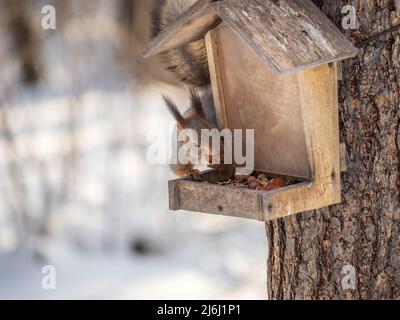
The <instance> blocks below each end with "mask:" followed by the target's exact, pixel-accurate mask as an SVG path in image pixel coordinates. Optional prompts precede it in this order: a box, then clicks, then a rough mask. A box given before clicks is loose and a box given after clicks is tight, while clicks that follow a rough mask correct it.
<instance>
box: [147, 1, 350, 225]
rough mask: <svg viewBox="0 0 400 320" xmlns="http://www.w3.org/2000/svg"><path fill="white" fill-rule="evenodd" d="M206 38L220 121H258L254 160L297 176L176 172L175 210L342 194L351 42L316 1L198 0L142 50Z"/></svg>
mask: <svg viewBox="0 0 400 320" xmlns="http://www.w3.org/2000/svg"><path fill="white" fill-rule="evenodd" d="M203 38H204V39H205V41H206V45H207V54H208V61H209V67H210V74H211V84H212V90H213V95H214V103H215V105H216V110H217V118H218V122H219V125H220V127H221V128H230V129H254V130H255V169H256V170H258V171H263V172H267V173H271V174H273V175H283V176H286V177H290V178H295V179H296V180H297V181H299V182H298V183H296V184H293V185H290V186H288V187H284V188H281V189H277V190H273V191H267V192H262V191H256V190H249V189H241V188H234V187H227V186H221V185H215V184H210V183H204V182H203V183H202V182H195V181H191V179H178V180H174V181H170V183H169V197H170V209H171V210H187V211H195V212H204V213H212V214H222V215H229V216H236V217H244V218H250V219H257V220H261V221H267V220H271V219H276V218H280V217H284V216H288V215H291V214H296V213H299V212H303V211H308V210H313V209H318V208H322V207H326V206H329V205H333V204H337V203H339V202H341V187H340V172H341V162H340V157H341V155H340V145H339V124H338V86H337V81H338V66H339V63H340V61H341V60H343V59H347V58H350V57H353V56H355V55H356V54H357V49H356V48H355V47H354V46H353V45H352V43H351V42H350V41H349V40H348V39H347V38H346V37H345V36H344V35H343V34H342V33H341V32H340V30H338V29H337V27H336V26H335V25H334V24H333V23H332V22H331V21H330V20H329V19H328V18H327V17H326V16H325V15H324V14H323V13H322V12H321V11H320V10H319V9H318V8H317V7H316V6H315V5H314V4H313V3H312V2H311V1H310V0H280V1H276V0H263V1H259V0H220V1H210V0H199V1H198V2H197V3H196V4H194V5H193V6H192V7H191V8H190V9H189V10H188V11H187V12H186V13H184V14H183V15H182V16H181V17H180V18H178V19H177V20H176V21H174V22H173V23H171V24H170V25H169V26H168V27H167V28H166V29H165V31H163V32H162V33H161V34H159V35H158V36H157V37H156V38H154V39H153V40H152V41H151V42H150V43H149V45H148V46H147V47H146V48H145V49H144V51H143V54H144V56H150V55H154V54H157V53H159V52H163V51H166V50H169V49H172V48H176V47H178V46H182V45H185V44H187V43H190V42H192V41H197V40H199V39H203ZM215 174H216V173H215V172H214V171H210V172H207V173H206V175H207V176H208V177H209V178H210V179H211V180H212V179H213V178H214V179H215V178H216V177H213V175H215Z"/></svg>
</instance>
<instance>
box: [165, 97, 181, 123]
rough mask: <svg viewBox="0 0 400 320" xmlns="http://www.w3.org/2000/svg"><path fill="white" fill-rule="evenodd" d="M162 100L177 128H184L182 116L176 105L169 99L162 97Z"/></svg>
mask: <svg viewBox="0 0 400 320" xmlns="http://www.w3.org/2000/svg"><path fill="white" fill-rule="evenodd" d="M163 99H164V101H165V104H166V105H167V107H168V111H169V113H170V114H171V115H172V116H173V117H174V119H175V120H176V121H177V122H178V126H180V127H181V128H183V127H184V125H185V119H184V118H183V117H182V114H181V113H180V112H179V109H178V107H177V106H176V104H175V103H174V102H173V101H172V100H171V98H169V97H167V96H164V95H163Z"/></svg>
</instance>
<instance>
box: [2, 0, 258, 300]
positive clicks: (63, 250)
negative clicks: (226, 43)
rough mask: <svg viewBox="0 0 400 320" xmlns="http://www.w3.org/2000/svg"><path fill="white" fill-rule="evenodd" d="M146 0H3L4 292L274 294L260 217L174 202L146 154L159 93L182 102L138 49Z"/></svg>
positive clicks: (161, 169) (55, 295)
mask: <svg viewBox="0 0 400 320" xmlns="http://www.w3.org/2000/svg"><path fill="white" fill-rule="evenodd" d="M152 2H153V0H111V1H110V0H85V1H80V0H46V1H41V0H0V298H1V299H11V298H16V299H23V298H27V299H265V298H266V283H265V282H266V280H265V279H266V274H265V269H266V268H265V258H266V244H265V231H264V224H262V223H257V222H252V221H246V220H241V219H233V218H226V217H217V216H209V215H202V214H194V213H171V212H169V211H168V198H167V181H168V180H169V179H172V178H174V177H173V175H172V174H171V173H170V171H169V169H168V167H167V166H163V165H159V166H154V165H150V164H148V163H147V162H146V150H147V148H148V146H149V141H147V140H146V135H147V134H148V132H149V130H151V129H152V128H155V129H157V128H159V127H162V126H168V122H169V121H170V120H171V119H170V117H169V115H168V113H167V111H166V108H165V107H164V105H163V103H162V100H161V93H167V94H169V95H170V96H172V97H173V98H174V99H176V100H178V101H180V102H181V103H182V104H183V105H186V103H187V101H186V99H187V98H186V96H187V92H186V90H185V89H182V88H180V87H179V86H177V84H176V83H175V82H174V80H173V79H172V78H171V77H170V75H169V74H167V73H166V72H165V71H164V70H163V69H162V66H161V65H160V62H159V61H158V59H157V57H156V58H151V59H146V60H143V59H141V57H140V55H139V52H140V49H141V48H142V47H143V46H144V45H145V43H146V41H147V39H148V29H149V12H150V8H151V5H152ZM45 5H53V6H54V7H55V8H56V29H55V30H44V29H43V28H42V19H43V17H44V14H42V8H43V6H45ZM45 265H52V266H54V267H55V270H56V289H55V290H44V289H43V288H42V279H43V277H44V274H42V268H43V266H45Z"/></svg>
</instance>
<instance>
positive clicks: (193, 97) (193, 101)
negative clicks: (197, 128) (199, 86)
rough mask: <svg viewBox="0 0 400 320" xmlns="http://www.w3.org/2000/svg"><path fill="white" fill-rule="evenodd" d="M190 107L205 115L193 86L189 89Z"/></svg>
mask: <svg viewBox="0 0 400 320" xmlns="http://www.w3.org/2000/svg"><path fill="white" fill-rule="evenodd" d="M190 107H191V108H192V109H193V110H195V111H196V112H197V114H198V115H200V116H202V117H205V113H204V109H203V104H202V103H201V99H200V96H199V93H198V92H197V91H196V90H195V89H193V88H192V89H190Z"/></svg>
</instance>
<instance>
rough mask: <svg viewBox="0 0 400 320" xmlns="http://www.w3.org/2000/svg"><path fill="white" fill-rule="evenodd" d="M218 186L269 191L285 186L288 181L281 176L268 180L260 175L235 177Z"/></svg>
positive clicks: (263, 175)
mask: <svg viewBox="0 0 400 320" xmlns="http://www.w3.org/2000/svg"><path fill="white" fill-rule="evenodd" d="M218 184H220V185H224V186H234V187H239V188H247V189H251V190H259V191H271V190H275V189H279V188H283V187H285V186H287V185H288V184H289V181H288V180H287V179H285V178H284V177H281V176H278V177H274V178H270V179H269V178H268V177H267V175H266V174H264V173H260V174H255V175H250V176H236V178H235V179H232V180H229V181H226V182H220V183H218Z"/></svg>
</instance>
